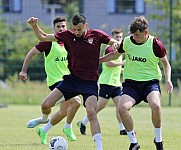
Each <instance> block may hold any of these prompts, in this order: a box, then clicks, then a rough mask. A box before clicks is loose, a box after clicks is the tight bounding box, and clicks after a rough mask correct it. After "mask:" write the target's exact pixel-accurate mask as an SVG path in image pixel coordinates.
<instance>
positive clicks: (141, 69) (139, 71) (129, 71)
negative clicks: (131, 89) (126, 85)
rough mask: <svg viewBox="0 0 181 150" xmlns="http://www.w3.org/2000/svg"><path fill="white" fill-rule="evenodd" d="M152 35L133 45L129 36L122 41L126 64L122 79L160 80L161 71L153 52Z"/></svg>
mask: <svg viewBox="0 0 181 150" xmlns="http://www.w3.org/2000/svg"><path fill="white" fill-rule="evenodd" d="M153 38H154V37H153V36H150V35H149V38H148V40H147V41H146V42H145V43H144V44H142V45H135V44H133V43H132V42H131V40H130V37H129V36H128V37H126V38H125V39H124V42H123V49H124V50H125V56H126V64H125V67H124V72H123V80H125V79H132V80H136V81H149V80H152V79H158V80H161V71H160V68H159V65H158V62H159V58H158V57H156V56H155V55H154V52H153Z"/></svg>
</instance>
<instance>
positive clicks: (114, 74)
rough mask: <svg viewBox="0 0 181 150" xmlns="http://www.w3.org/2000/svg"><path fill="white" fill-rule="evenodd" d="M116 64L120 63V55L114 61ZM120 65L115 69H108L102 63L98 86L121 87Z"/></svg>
mask: <svg viewBox="0 0 181 150" xmlns="http://www.w3.org/2000/svg"><path fill="white" fill-rule="evenodd" d="M114 61H116V62H121V61H122V55H121V56H120V57H119V58H118V59H116V60H114ZM121 67H122V66H121V65H120V66H117V67H109V66H107V65H106V63H105V62H104V63H102V72H101V74H100V76H99V80H98V83H99V84H107V85H112V86H121V81H120V74H121Z"/></svg>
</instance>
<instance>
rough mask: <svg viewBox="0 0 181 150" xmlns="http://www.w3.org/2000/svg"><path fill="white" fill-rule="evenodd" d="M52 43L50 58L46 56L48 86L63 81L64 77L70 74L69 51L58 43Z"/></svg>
mask: <svg viewBox="0 0 181 150" xmlns="http://www.w3.org/2000/svg"><path fill="white" fill-rule="evenodd" d="M43 43H48V42H43ZM50 43H52V46H51V49H50V53H49V54H48V56H46V54H44V58H45V71H46V74H47V85H48V86H52V85H53V84H54V83H56V82H59V81H61V80H63V76H64V75H66V74H69V73H70V72H69V70H68V68H67V65H68V63H67V51H66V50H65V48H64V46H63V45H62V46H60V45H59V44H58V43H57V42H50Z"/></svg>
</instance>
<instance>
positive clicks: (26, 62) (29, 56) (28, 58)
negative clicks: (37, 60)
mask: <svg viewBox="0 0 181 150" xmlns="http://www.w3.org/2000/svg"><path fill="white" fill-rule="evenodd" d="M39 53H40V52H39V51H38V50H37V49H36V48H35V47H33V48H32V49H31V50H30V51H29V52H28V53H27V55H26V57H25V59H24V62H23V66H22V69H21V72H20V73H19V78H20V79H21V80H26V79H27V70H28V66H29V64H30V62H31V60H32V58H33V57H34V56H35V55H37V54H39Z"/></svg>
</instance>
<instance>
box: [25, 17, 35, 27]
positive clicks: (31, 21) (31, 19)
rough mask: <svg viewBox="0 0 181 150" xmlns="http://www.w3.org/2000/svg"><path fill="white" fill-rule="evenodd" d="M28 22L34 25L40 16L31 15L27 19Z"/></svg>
mask: <svg viewBox="0 0 181 150" xmlns="http://www.w3.org/2000/svg"><path fill="white" fill-rule="evenodd" d="M27 23H29V24H30V25H31V26H32V27H33V26H35V25H37V23H38V18H35V17H31V18H29V19H28V20H27Z"/></svg>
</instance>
